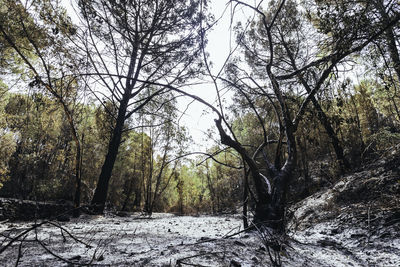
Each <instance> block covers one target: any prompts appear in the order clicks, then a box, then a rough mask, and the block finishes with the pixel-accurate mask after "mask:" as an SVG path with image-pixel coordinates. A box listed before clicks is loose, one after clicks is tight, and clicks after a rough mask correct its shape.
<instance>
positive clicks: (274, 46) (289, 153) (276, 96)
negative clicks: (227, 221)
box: [181, 0, 399, 230]
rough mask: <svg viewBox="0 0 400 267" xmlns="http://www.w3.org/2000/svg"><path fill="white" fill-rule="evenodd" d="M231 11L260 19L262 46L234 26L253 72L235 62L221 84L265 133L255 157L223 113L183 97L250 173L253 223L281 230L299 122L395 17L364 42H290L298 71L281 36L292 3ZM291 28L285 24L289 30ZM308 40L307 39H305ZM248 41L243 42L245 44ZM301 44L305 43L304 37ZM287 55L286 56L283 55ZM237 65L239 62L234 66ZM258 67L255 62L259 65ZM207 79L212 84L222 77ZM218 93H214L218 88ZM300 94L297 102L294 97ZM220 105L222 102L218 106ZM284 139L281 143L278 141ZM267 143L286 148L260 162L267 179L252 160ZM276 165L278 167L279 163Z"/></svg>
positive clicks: (292, 12) (315, 34) (313, 33)
mask: <svg viewBox="0 0 400 267" xmlns="http://www.w3.org/2000/svg"><path fill="white" fill-rule="evenodd" d="M230 2H231V3H232V4H233V5H234V9H235V8H236V7H237V6H239V5H241V6H244V7H247V8H250V9H251V10H253V11H254V12H255V14H256V15H257V16H258V18H259V20H258V22H256V25H257V27H259V28H260V29H261V31H260V32H261V33H262V34H263V35H264V36H263V37H264V38H265V41H263V42H258V41H259V40H258V39H257V38H258V36H257V35H255V34H254V33H255V31H250V32H248V33H247V32H245V31H240V29H241V28H240V27H238V32H239V34H238V38H237V40H238V42H239V44H240V45H241V46H242V47H243V52H244V54H245V56H246V59H247V62H249V65H250V67H252V68H253V72H252V73H247V71H246V69H244V68H240V67H239V66H238V65H237V64H236V63H235V62H232V63H231V64H227V66H228V72H229V76H228V78H224V79H223V80H224V82H225V83H227V84H228V85H229V86H231V88H233V89H235V90H236V91H237V92H238V94H241V95H242V96H243V98H244V99H245V101H246V102H247V103H248V106H249V107H250V110H252V112H253V113H254V114H255V115H256V117H257V119H258V121H259V127H260V128H261V129H262V132H263V141H262V143H261V144H259V145H258V146H257V149H256V151H255V153H254V154H251V153H249V151H248V150H247V149H246V147H245V146H244V145H243V144H242V143H241V142H240V141H239V140H238V139H237V137H236V135H235V132H234V131H233V129H232V127H231V125H230V123H229V122H228V120H227V118H226V117H225V116H224V113H223V111H222V107H221V110H219V109H218V108H216V107H214V106H213V105H211V104H209V103H207V102H205V101H204V100H202V99H199V98H198V97H196V96H194V95H191V94H188V93H185V92H182V91H181V92H182V93H184V94H186V95H187V96H190V97H192V98H194V99H196V100H198V101H200V102H202V103H203V104H205V105H207V106H208V107H209V108H211V109H212V110H213V112H214V113H216V114H217V116H218V118H217V119H216V120H215V123H216V127H217V129H218V132H219V134H220V139H221V143H222V144H224V145H226V146H228V147H231V148H233V149H234V150H236V151H237V152H238V153H239V154H240V156H241V157H242V158H243V160H244V162H245V163H246V164H247V166H248V168H249V172H250V173H251V176H252V178H253V182H254V185H255V191H256V197H257V199H256V210H255V218H254V220H255V223H262V224H267V225H269V226H271V227H273V228H276V229H280V230H282V227H283V226H284V223H283V222H284V217H285V216H284V214H285V205H286V194H287V191H288V188H289V187H288V186H289V183H290V181H291V179H292V174H293V171H294V169H295V168H296V164H297V145H296V132H297V129H298V127H299V124H300V122H301V121H302V120H303V119H304V114H305V112H306V110H307V106H308V104H309V103H310V102H312V99H313V97H315V96H316V94H317V93H318V92H319V91H321V90H322V88H323V87H324V85H325V84H326V82H327V79H328V78H329V77H330V76H331V75H332V73H333V71H334V69H335V67H336V66H337V65H338V64H339V63H341V62H343V61H344V60H345V59H346V58H347V57H349V56H350V55H352V54H354V53H356V52H359V51H361V50H362V49H363V48H364V47H366V46H367V45H368V44H370V43H371V42H372V41H374V40H376V39H377V38H378V37H379V36H381V35H382V34H383V33H384V31H385V30H386V29H387V28H388V27H390V26H392V25H393V24H394V23H397V21H398V20H399V17H396V18H395V19H394V20H393V21H391V22H390V23H389V24H385V25H383V26H382V27H380V28H378V29H376V30H375V32H374V33H373V34H371V35H368V36H363V37H362V38H354V36H347V35H344V36H341V38H340V39H339V40H332V38H331V36H329V35H324V34H322V33H319V32H316V31H313V30H311V31H308V32H306V33H307V34H310V36H308V37H310V38H309V39H308V40H310V42H309V43H306V42H304V43H300V44H299V43H297V42H295V43H293V44H291V45H297V46H299V47H300V48H301V49H299V50H296V51H298V54H295V58H294V61H295V62H296V63H297V64H299V66H297V67H296V66H294V65H293V64H292V62H293V60H291V59H290V55H289V54H288V53H287V50H286V49H285V45H287V44H285V42H282V41H284V40H282V38H281V37H282V35H284V33H286V32H287V30H286V31H285V25H286V24H285V23H284V22H285V21H286V18H287V17H290V16H292V15H296V14H299V15H302V14H301V13H299V12H297V11H296V10H295V9H293V8H296V6H297V5H296V2H295V1H284V0H283V1H279V2H275V1H271V2H270V6H269V8H268V10H269V12H264V11H263V10H262V8H261V2H262V1H261V2H260V3H259V4H258V5H254V6H253V5H250V4H248V3H246V2H243V1H237V0H232V1H230ZM291 25H292V24H291V23H289V26H291ZM305 37H307V35H305ZM313 37H318V38H319V39H320V40H324V44H326V47H327V48H328V50H326V51H325V52H324V54H323V56H320V55H321V54H320V51H321V50H320V48H319V47H321V46H320V44H318V43H317V42H313V41H312V40H316V39H314V38H313ZM246 38H247V39H246ZM301 40H303V41H304V40H307V39H306V38H304V37H303V39H301ZM285 51H286V52H285ZM236 62H237V61H236ZM256 63H259V65H258V66H257V64H256ZM208 72H209V75H210V76H211V77H212V78H213V80H214V81H215V80H216V79H219V78H220V76H219V74H218V75H215V76H214V75H212V73H211V71H208ZM310 72H311V73H313V74H314V75H315V76H313V77H312V79H310V81H312V83H313V85H312V88H311V90H309V91H307V90H299V89H300V88H299V86H301V82H299V81H298V80H297V79H298V78H299V75H304V76H306V75H309V73H310ZM217 90H218V89H217ZM296 90H297V92H299V93H298V94H302V95H303V96H302V97H301V98H299V97H298V96H296V94H295V92H296ZM293 94H294V96H295V97H296V98H299V100H301V104H300V105H293V104H292V101H291V100H292V96H293ZM257 98H264V99H267V100H268V101H270V103H271V105H273V106H274V109H275V116H276V123H277V125H279V127H280V133H282V135H281V137H280V138H279V139H278V140H270V139H269V136H268V133H267V130H266V128H265V123H264V120H263V118H262V117H261V116H260V113H259V112H258V108H257V105H256V103H257ZM220 103H221V102H220ZM282 137H284V140H283V139H282ZM269 144H278V146H276V147H277V149H276V153H272V154H275V155H277V156H280V155H281V153H280V149H281V147H283V144H284V145H285V147H286V151H285V154H284V155H285V157H284V163H283V164H281V163H280V162H279V161H276V160H275V163H274V164H273V163H272V162H271V161H270V159H268V158H267V157H264V162H263V164H262V165H263V167H264V168H265V169H267V176H265V175H263V174H262V173H261V171H260V166H259V165H258V164H257V162H256V160H255V158H256V157H257V156H258V155H259V154H260V153H262V152H263V151H264V149H265V148H267V149H268V150H270V149H271V148H270V147H268V145H269ZM277 163H278V164H277Z"/></svg>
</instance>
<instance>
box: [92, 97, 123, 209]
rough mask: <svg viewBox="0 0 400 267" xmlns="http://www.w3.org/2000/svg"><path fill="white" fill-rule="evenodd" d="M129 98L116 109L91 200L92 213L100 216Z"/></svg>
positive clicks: (119, 142)
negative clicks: (115, 115) (115, 119)
mask: <svg viewBox="0 0 400 267" xmlns="http://www.w3.org/2000/svg"><path fill="white" fill-rule="evenodd" d="M128 100H129V97H128V95H127V94H126V95H125V97H124V99H123V100H122V101H121V104H120V106H119V109H118V116H117V121H116V124H115V127H114V130H113V133H112V137H111V140H110V143H109V145H108V152H107V155H106V158H105V161H104V163H103V167H102V168H101V173H100V176H99V180H98V182H97V186H96V190H95V192H94V195H93V199H92V203H91V205H92V211H93V212H94V213H96V214H101V213H103V211H104V207H105V204H106V200H107V193H108V186H109V181H110V178H111V174H112V170H113V167H114V163H115V160H116V159H117V155H118V150H119V145H120V144H121V137H122V131H123V128H124V123H125V114H126V110H127V106H128Z"/></svg>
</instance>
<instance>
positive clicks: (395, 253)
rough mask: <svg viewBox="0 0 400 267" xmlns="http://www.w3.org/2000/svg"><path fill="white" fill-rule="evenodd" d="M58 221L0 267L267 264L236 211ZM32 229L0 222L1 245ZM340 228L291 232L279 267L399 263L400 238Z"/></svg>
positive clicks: (17, 246) (17, 247)
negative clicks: (382, 236) (233, 213)
mask: <svg viewBox="0 0 400 267" xmlns="http://www.w3.org/2000/svg"><path fill="white" fill-rule="evenodd" d="M57 224H59V226H57V225H52V224H43V225H42V226H40V227H38V228H36V229H37V232H36V233H35V231H30V232H29V234H28V235H27V236H26V237H24V238H23V239H24V242H20V241H16V242H14V243H13V244H12V245H11V246H10V247H8V248H7V249H6V250H5V251H4V252H2V253H1V254H0V255H1V257H0V265H1V266H15V265H16V262H17V261H18V266H74V265H76V266H78V264H91V265H92V266H185V265H190V264H192V265H193V264H194V265H195V266H271V262H270V257H269V255H268V251H267V250H266V248H265V246H264V244H263V240H262V237H261V236H260V233H258V232H257V231H254V232H250V233H248V232H242V233H239V234H236V235H235V233H238V232H240V231H241V230H243V228H242V222H241V220H240V217H238V216H235V215H224V216H175V215H172V214H153V216H152V218H148V217H145V216H142V215H140V214H129V215H127V216H125V217H119V216H116V215H112V214H109V215H106V216H93V215H83V216H81V217H80V218H79V219H72V220H70V221H68V222H57ZM30 227H32V223H3V224H1V226H0V232H1V233H2V235H3V238H2V239H3V240H2V247H4V246H5V245H6V244H7V243H8V242H9V241H10V239H9V238H6V237H4V236H10V237H15V236H16V235H17V234H18V233H22V232H23V231H24V230H26V229H29V228H30ZM337 227H338V226H337V225H335V224H334V223H332V222H330V223H325V224H324V223H322V224H316V225H315V226H314V227H308V228H307V229H304V230H297V231H296V232H290V233H288V237H287V239H286V240H285V241H284V242H285V244H286V245H285V251H283V252H281V253H280V255H281V260H282V265H283V266H400V253H399V252H400V250H399V248H400V238H399V236H397V238H392V237H391V236H387V237H386V238H383V239H382V240H380V238H379V235H375V236H374V237H370V238H369V239H367V236H365V235H364V233H363V232H362V230H360V229H357V228H352V229H344V230H343V231H338V230H337ZM69 234H71V235H72V236H73V237H74V238H75V239H74V238H72V237H71V236H70V235H69ZM231 235H233V236H231ZM228 236H231V237H229V238H226V237H228ZM36 238H37V239H38V240H40V241H41V243H42V245H41V244H40V243H39V242H37V241H35V239H36ZM20 240H22V238H21V239H20ZM388 240H390V242H387V241H388ZM21 244H22V245H21ZM19 251H20V252H19ZM271 251H272V250H271ZM18 254H20V256H18ZM61 258H62V259H61Z"/></svg>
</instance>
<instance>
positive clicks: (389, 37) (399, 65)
mask: <svg viewBox="0 0 400 267" xmlns="http://www.w3.org/2000/svg"><path fill="white" fill-rule="evenodd" d="M374 5H375V7H376V9H378V11H379V14H380V15H381V18H382V20H383V22H384V23H385V25H388V24H389V23H390V18H389V15H388V14H387V13H386V10H385V6H384V4H383V1H381V0H376V1H374ZM385 39H386V46H387V48H388V50H389V54H390V58H391V60H392V63H393V68H394V70H395V71H396V74H397V77H398V79H399V80H400V56H399V50H398V49H397V45H396V37H395V35H394V33H393V26H392V27H388V28H387V29H386V31H385Z"/></svg>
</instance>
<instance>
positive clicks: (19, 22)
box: [0, 0, 81, 215]
mask: <svg viewBox="0 0 400 267" xmlns="http://www.w3.org/2000/svg"><path fill="white" fill-rule="evenodd" d="M1 4H2V7H1V20H0V38H1V39H0V42H1V43H2V44H3V45H4V46H3V47H2V51H1V52H2V53H4V54H7V55H8V57H7V58H6V60H5V62H2V63H3V64H4V65H8V64H13V63H12V59H13V58H15V57H16V58H18V60H16V62H17V63H21V62H22V64H23V65H25V67H26V69H27V73H24V72H22V73H21V74H25V75H27V77H25V76H23V77H24V78H28V79H30V81H31V82H30V83H29V85H30V86H31V87H39V88H43V89H44V90H45V91H46V92H48V93H49V94H50V95H51V96H52V97H54V98H55V99H56V100H57V101H58V103H59V104H60V105H61V106H62V108H63V110H64V113H65V115H66V119H67V121H68V123H69V126H70V131H71V132H72V135H73V138H74V141H75V146H76V157H75V182H76V190H75V197H74V199H75V200H74V201H75V208H76V209H75V215H78V212H79V209H78V208H79V206H80V187H81V177H80V174H81V165H80V164H81V144H80V138H79V135H78V132H77V128H76V124H75V114H74V105H75V103H76V100H77V97H78V94H77V92H78V91H77V81H76V79H75V78H74V76H72V75H71V71H72V68H74V66H76V65H78V64H77V63H76V61H75V60H76V58H74V56H73V54H74V50H73V49H72V48H71V47H66V45H65V43H66V42H67V39H68V38H70V37H71V36H72V35H74V34H75V28H74V27H73V26H72V24H71V22H70V20H69V18H67V17H66V16H65V13H63V10H62V8H60V6H59V5H58V2H56V3H54V2H52V1H47V0H46V1H32V2H31V3H29V5H26V6H25V5H23V3H21V1H10V0H3V1H1ZM27 4H28V3H27ZM54 4H55V5H54ZM27 6H29V7H30V8H29V10H28V9H27V8H26V7H27ZM13 56H14V57H13ZM3 64H2V65H3ZM4 65H3V66H4ZM20 65H21V64H20ZM17 66H18V65H17ZM21 76H22V75H21Z"/></svg>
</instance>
